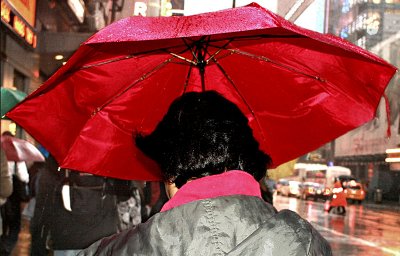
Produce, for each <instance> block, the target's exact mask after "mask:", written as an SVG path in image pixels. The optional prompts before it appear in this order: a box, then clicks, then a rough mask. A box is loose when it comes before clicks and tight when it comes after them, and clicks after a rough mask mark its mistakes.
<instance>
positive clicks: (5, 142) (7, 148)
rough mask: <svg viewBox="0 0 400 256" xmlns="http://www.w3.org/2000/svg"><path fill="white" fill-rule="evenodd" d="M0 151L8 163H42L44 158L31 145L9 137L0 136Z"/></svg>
mask: <svg viewBox="0 0 400 256" xmlns="http://www.w3.org/2000/svg"><path fill="white" fill-rule="evenodd" d="M1 149H2V150H4V153H5V154H6V157H7V160H8V161H15V162H19V161H27V162H44V161H45V158H44V156H43V155H42V153H40V151H39V149H37V148H36V147H35V146H34V145H33V144H31V143H30V142H28V141H26V140H22V139H18V138H15V137H13V136H9V135H2V136H1Z"/></svg>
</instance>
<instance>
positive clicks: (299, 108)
mask: <svg viewBox="0 0 400 256" xmlns="http://www.w3.org/2000/svg"><path fill="white" fill-rule="evenodd" d="M395 71H396V69H395V68H394V67H393V66H391V65H389V64H387V63H386V62H385V61H383V60H381V59H380V58H378V57H376V56H375V55H372V54H370V53H369V52H367V51H365V50H363V49H361V48H359V47H356V46H354V45H352V44H350V43H348V42H346V41H343V40H341V39H340V38H337V37H334V36H331V35H322V34H320V33H316V32H312V31H309V30H306V29H303V28H300V27H297V26H295V25H293V24H292V23H290V22H288V21H286V20H284V19H283V18H281V17H279V16H277V15H275V14H273V13H271V12H269V11H268V10H265V9H263V8H262V7H260V6H258V5H256V4H252V5H249V6H246V7H240V8H234V9H228V10H223V11H219V12H213V13H206V14H200V15H195V16H186V17H153V18H146V17H139V16H138V17H129V18H126V19H123V20H120V21H118V22H115V23H113V24H111V25H110V26H108V27H106V28H104V29H103V30H101V31H99V32H98V33H96V34H95V35H93V36H92V37H91V38H90V39H89V40H87V41H86V42H85V43H84V44H83V45H82V46H81V47H80V48H79V49H78V50H77V52H76V53H75V54H74V55H73V56H72V58H71V59H70V60H69V61H68V63H67V64H66V65H65V66H63V67H62V68H61V69H60V70H58V72H57V73H56V74H54V75H53V76H52V77H51V78H50V79H49V80H48V81H47V82H45V83H44V84H43V85H42V86H41V87H40V88H39V89H38V90H36V91H35V92H34V93H33V94H31V95H30V96H28V98H27V99H26V100H25V101H24V102H23V103H22V104H20V105H18V106H17V107H16V108H14V109H13V110H12V111H11V112H9V113H8V114H7V116H8V117H9V118H11V119H13V120H14V121H16V122H17V123H18V124H19V125H21V126H22V127H23V128H24V129H26V130H27V131H28V132H29V133H30V134H31V135H32V136H33V137H35V138H36V139H37V140H38V141H39V142H40V143H41V144H42V145H43V146H44V147H45V148H47V149H48V150H49V151H50V152H51V153H52V154H53V155H54V156H55V157H56V159H57V160H58V161H59V163H60V164H61V166H63V167H67V168H71V169H76V170H80V171H85V172H90V173H95V174H99V175H104V176H112V177H118V178H124V179H145V180H156V179H159V178H160V175H159V171H158V169H157V167H156V165H155V163H153V162H151V161H150V160H149V159H147V158H146V157H145V156H144V155H142V153H141V152H140V151H139V150H138V149H137V148H136V147H135V145H134V143H133V141H132V133H135V132H141V133H149V132H151V131H152V130H153V129H154V128H155V126H156V124H157V123H158V122H159V121H160V120H161V118H162V116H163V115H164V114H165V113H166V111H167V109H168V107H169V105H170V103H171V102H172V101H173V100H174V99H175V98H176V97H178V96H180V95H182V94H183V93H185V92H189V91H204V90H215V91H218V92H219V93H221V94H222V95H223V96H224V97H226V98H228V99H229V100H231V101H233V102H234V103H236V104H237V105H238V106H239V108H240V109H241V110H242V111H243V112H244V113H245V115H246V116H247V117H248V118H249V122H250V126H251V127H252V129H253V132H254V135H255V137H256V138H257V139H258V141H259V142H260V146H261V148H262V149H263V150H264V151H265V152H267V153H268V154H270V155H271V157H272V159H273V161H274V165H275V166H276V165H279V164H280V163H283V162H286V161H288V160H291V159H294V158H296V157H298V156H300V155H302V154H304V153H306V152H309V151H311V150H313V149H315V148H318V147H319V146H321V145H323V144H324V143H326V142H328V141H330V140H332V139H334V138H336V137H338V136H340V135H342V134H344V133H346V132H347V131H349V130H352V129H354V128H355V127H358V126H360V125H362V124H363V123H365V122H367V121H369V120H371V119H372V118H373V117H374V115H375V111H376V107H377V106H378V103H379V101H380V99H381V97H382V94H383V92H384V90H385V88H386V86H387V84H388V82H389V81H390V79H391V77H392V76H393V74H394V73H395Z"/></svg>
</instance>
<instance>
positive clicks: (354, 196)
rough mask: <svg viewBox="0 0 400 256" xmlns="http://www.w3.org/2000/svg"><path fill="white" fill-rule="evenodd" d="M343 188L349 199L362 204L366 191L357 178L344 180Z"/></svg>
mask: <svg viewBox="0 0 400 256" xmlns="http://www.w3.org/2000/svg"><path fill="white" fill-rule="evenodd" d="M343 188H344V193H345V194H346V198H347V200H349V201H353V202H357V203H359V204H360V203H361V202H362V201H363V200H364V199H365V194H366V191H365V189H364V186H363V185H362V184H361V183H360V182H358V181H356V180H349V181H344V182H343Z"/></svg>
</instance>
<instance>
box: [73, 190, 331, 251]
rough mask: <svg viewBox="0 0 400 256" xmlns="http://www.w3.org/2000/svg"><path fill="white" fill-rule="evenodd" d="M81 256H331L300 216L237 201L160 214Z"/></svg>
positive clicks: (223, 200)
mask: <svg viewBox="0 0 400 256" xmlns="http://www.w3.org/2000/svg"><path fill="white" fill-rule="evenodd" d="M83 255H267V256H268V255H285V256H287V255H331V249H330V246H329V244H328V242H327V241H326V240H325V239H324V238H323V237H322V236H321V235H320V234H319V233H318V232H317V231H316V230H315V229H314V228H313V227H312V226H311V224H310V223H308V222H307V221H305V220H304V219H302V218H301V217H300V216H299V215H297V214H296V213H294V212H292V211H289V210H283V211H280V212H276V210H275V208H273V206H271V205H270V204H267V203H265V202H264V201H263V200H262V199H260V198H258V197H254V196H244V195H233V196H221V197H217V198H212V199H205V200H198V201H194V202H191V203H188V204H184V205H181V206H178V207H176V208H173V209H171V210H169V211H166V212H161V213H158V214H156V215H154V217H152V218H151V219H149V220H148V221H147V222H146V223H143V224H140V225H138V226H137V227H136V228H133V229H129V230H126V231H124V232H121V233H119V234H116V235H113V236H110V237H107V238H104V239H102V240H100V241H98V242H96V243H94V244H93V245H91V246H90V247H89V248H87V249H86V250H84V251H82V252H81V253H80V254H79V256H83Z"/></svg>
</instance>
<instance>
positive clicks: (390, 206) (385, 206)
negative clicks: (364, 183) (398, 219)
mask: <svg viewBox="0 0 400 256" xmlns="http://www.w3.org/2000/svg"><path fill="white" fill-rule="evenodd" d="M363 205H364V207H366V208H370V209H380V210H393V211H398V212H400V203H399V202H396V201H386V200H385V201H382V202H381V203H375V202H373V201H365V202H363Z"/></svg>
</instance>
